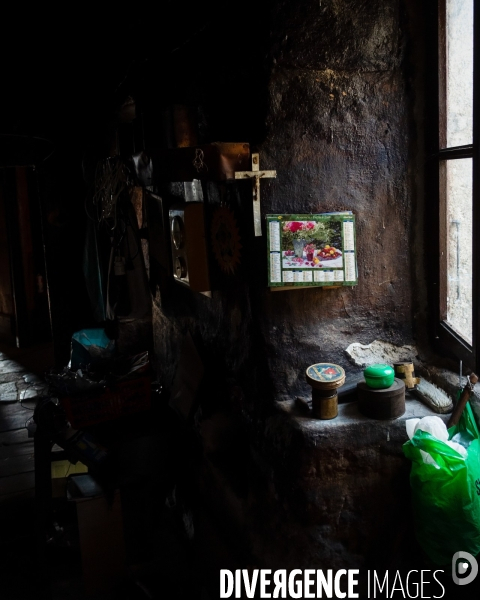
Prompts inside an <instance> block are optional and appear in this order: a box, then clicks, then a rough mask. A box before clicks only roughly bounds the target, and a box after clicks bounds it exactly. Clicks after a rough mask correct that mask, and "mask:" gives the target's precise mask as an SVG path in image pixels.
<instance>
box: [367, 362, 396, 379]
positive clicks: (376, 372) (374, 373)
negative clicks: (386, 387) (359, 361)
mask: <svg viewBox="0 0 480 600" xmlns="http://www.w3.org/2000/svg"><path fill="white" fill-rule="evenodd" d="M363 374H364V375H365V377H385V376H387V377H388V376H389V375H393V374H394V370H393V367H391V366H390V365H382V364H376V365H370V366H369V367H367V368H366V369H365V370H364V371H363Z"/></svg>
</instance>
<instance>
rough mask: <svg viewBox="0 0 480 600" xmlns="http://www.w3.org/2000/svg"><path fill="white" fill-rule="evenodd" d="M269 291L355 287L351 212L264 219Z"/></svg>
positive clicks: (354, 244)
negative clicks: (320, 287) (319, 287)
mask: <svg viewBox="0 0 480 600" xmlns="http://www.w3.org/2000/svg"><path fill="white" fill-rule="evenodd" d="M266 220H267V248H268V285H269V286H270V287H271V288H275V289H277V288H278V289H280V288H290V287H310V286H311V287H315V286H325V287H327V286H328V287H332V286H344V285H349V286H352V285H356V284H357V281H358V274H357V256H356V237H355V215H354V214H353V213H352V212H349V211H346V212H335V213H319V214H292V215H266Z"/></svg>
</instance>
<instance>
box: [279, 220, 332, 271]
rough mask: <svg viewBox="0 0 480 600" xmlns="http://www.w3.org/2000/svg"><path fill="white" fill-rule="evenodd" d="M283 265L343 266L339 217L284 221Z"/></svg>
mask: <svg viewBox="0 0 480 600" xmlns="http://www.w3.org/2000/svg"><path fill="white" fill-rule="evenodd" d="M281 237H282V258H283V263H282V264H283V268H299V267H302V268H314V269H321V268H322V267H323V268H342V267H343V256H342V251H341V248H342V233H341V223H340V222H339V221H310V220H308V221H307V220H305V221H303V220H302V221H285V222H284V223H283V225H282V236H281Z"/></svg>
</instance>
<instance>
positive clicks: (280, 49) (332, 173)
mask: <svg viewBox="0 0 480 600" xmlns="http://www.w3.org/2000/svg"><path fill="white" fill-rule="evenodd" d="M259 11H260V12H259V15H258V16H257V19H256V20H255V24H254V25H253V26H252V27H251V28H249V27H248V24H249V19H248V18H247V16H246V15H242V14H240V15H235V18H234V14H233V13H232V15H231V16H232V18H231V19H230V20H228V23H229V25H228V28H225V30H222V29H221V30H219V31H218V32H217V34H218V39H216V42H217V43H216V44H212V42H211V41H210V42H209V43H207V42H206V41H205V44H203V42H202V39H201V38H200V39H198V40H196V43H195V44H190V45H187V47H186V48H185V49H183V50H182V53H181V56H177V58H176V61H177V62H176V63H175V64H176V66H177V68H176V69H175V68H174V67H172V69H171V72H172V79H173V80H172V89H175V90H177V92H176V94H177V96H174V95H172V100H173V99H175V98H176V99H177V101H178V90H183V94H184V96H183V102H185V103H190V104H195V103H196V104H197V105H198V107H199V114H200V127H199V130H200V137H201V139H200V141H203V142H211V141H246V142H249V143H250V144H251V146H252V149H257V150H259V152H260V157H261V158H260V160H261V165H262V167H264V168H266V169H276V170H277V179H275V180H271V181H264V182H262V212H263V214H268V213H291V212H297V213H299V212H305V213H308V212H325V211H335V210H352V211H353V212H354V213H355V214H356V219H357V244H358V277H359V279H358V286H356V287H354V288H347V287H345V288H341V289H337V290H322V289H306V290H293V291H286V292H275V293H273V292H271V291H270V290H269V289H268V288H267V271H266V269H267V266H266V236H265V235H264V236H263V237H262V238H257V239H253V238H252V236H251V233H250V231H249V230H248V227H247V228H246V229H244V230H243V231H244V235H243V239H242V245H243V250H242V269H241V273H240V276H238V277H237V278H230V281H229V282H228V285H227V286H226V288H227V289H225V286H224V289H218V290H214V291H213V297H212V299H207V298H204V297H203V296H200V295H198V294H194V293H191V292H188V291H185V290H183V289H182V290H180V289H177V290H175V289H174V290H168V293H166V292H164V293H163V294H162V291H159V292H158V293H157V296H156V299H155V316H154V328H155V339H156V352H157V356H158V360H159V366H160V365H161V370H162V371H163V373H164V375H165V377H166V382H167V385H168V382H169V381H171V377H172V376H173V372H174V369H175V356H176V355H177V350H178V347H179V345H180V344H181V341H182V338H183V336H184V335H185V333H186V331H187V330H190V331H191V332H192V334H193V335H194V336H196V337H197V339H200V340H201V344H202V347H203V357H204V358H205V359H206V360H209V361H210V362H212V364H216V366H217V373H218V372H222V373H224V374H227V376H228V378H231V379H233V380H236V382H237V383H238V384H239V385H240V387H242V388H243V390H244V392H245V394H247V395H248V396H249V397H250V398H253V397H255V396H256V397H258V396H259V395H260V396H262V397H265V396H269V395H270V396H271V397H272V398H278V397H279V396H282V395H283V396H291V395H292V394H294V393H296V392H299V391H301V390H303V391H304V392H305V391H306V388H305V383H304V375H303V374H304V372H305V368H306V367H307V366H308V365H309V364H311V363H313V362H320V361H329V360H330V361H333V362H337V363H340V364H342V365H344V366H345V368H346V369H347V370H351V366H350V365H349V364H348V363H346V359H345V357H344V354H343V351H344V349H345V348H346V347H347V346H348V345H349V344H350V343H351V342H352V341H360V342H362V343H369V342H371V341H372V340H373V339H375V338H377V339H384V340H388V341H392V342H395V343H408V342H410V341H411V339H412V282H411V279H412V260H413V259H414V258H416V254H415V252H414V250H413V229H412V205H413V202H414V200H415V181H414V171H415V165H414V164H413V157H414V143H415V141H414V135H413V131H414V129H413V121H412V115H413V105H414V104H413V97H412V94H411V90H410V84H411V82H410V73H409V67H408V65H409V62H408V61H409V56H408V44H409V40H410V33H411V31H410V29H411V25H410V20H411V19H409V18H407V16H406V15H407V5H406V4H404V3H403V2H400V1H397V0H391V1H390V0H389V1H388V2H380V1H374V2H361V1H359V0H352V1H345V2H336V1H333V0H331V1H322V2H318V1H315V2H313V1H310V0H302V2H300V3H298V2H295V3H294V2H272V3H271V4H270V5H269V4H268V3H264V4H263V5H262V7H261V8H260V9H259ZM227 12H228V11H227ZM222 14H224V13H222ZM205 35H207V34H205ZM222 48H223V52H222V51H221V49H222ZM195 52H196V54H195ZM195 56H196V58H195ZM199 56H201V58H202V60H201V61H200V60H199V59H198V57H199ZM246 64H249V65H251V68H250V69H249V68H248V67H246ZM212 71H213V72H212ZM193 74H195V76H194V75H193ZM246 90H248V93H247V92H246ZM213 195H215V194H213ZM217 195H218V194H217ZM229 195H230V198H231V197H232V196H233V197H234V200H233V201H232V200H227V202H230V201H231V202H232V203H233V204H235V203H236V204H237V207H238V206H240V207H241V211H240V212H241V215H243V217H242V216H240V220H242V218H243V219H244V220H245V221H247V220H248V219H249V218H251V217H250V210H251V208H250V207H251V199H250V198H251V196H250V189H249V186H248V184H247V186H245V185H243V186H241V185H238V186H237V188H236V191H235V192H229ZM223 197H225V194H223ZM245 232H246V233H245ZM177 287H179V286H177ZM417 288H418V286H417ZM420 288H421V285H420ZM416 291H417V294H416V296H418V292H420V291H421V290H420V289H417V290H416ZM267 380H268V381H267ZM263 383H265V385H262V384H263ZM255 402H256V401H255Z"/></svg>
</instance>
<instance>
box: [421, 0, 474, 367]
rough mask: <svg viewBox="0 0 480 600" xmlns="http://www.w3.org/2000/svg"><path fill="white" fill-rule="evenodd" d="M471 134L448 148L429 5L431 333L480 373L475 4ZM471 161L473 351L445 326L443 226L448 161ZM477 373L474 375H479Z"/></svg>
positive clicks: (438, 42) (438, 9) (440, 15)
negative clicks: (468, 140) (468, 139)
mask: <svg viewBox="0 0 480 600" xmlns="http://www.w3.org/2000/svg"><path fill="white" fill-rule="evenodd" d="M473 3H474V6H473V132H472V134H473V135H472V144H468V145H465V146H456V147H445V146H446V130H447V129H446V0H433V1H432V2H431V3H430V7H429V9H428V10H427V32H426V33H427V36H426V42H427V55H426V86H427V95H426V103H425V113H426V119H425V135H426V156H427V160H426V179H425V183H426V186H425V195H426V215H425V244H426V246H425V248H426V268H427V273H429V274H430V277H429V285H428V290H427V292H428V305H429V307H431V310H429V329H430V332H431V335H432V338H433V346H434V349H435V350H436V351H437V352H439V353H440V354H442V355H446V356H448V357H449V358H451V359H453V360H455V359H456V360H462V361H463V363H464V364H465V366H466V367H467V368H469V369H472V370H478V369H479V367H480V330H479V327H480V319H479V312H480V273H479V268H480V160H479V142H480V138H479V125H480V110H479V109H480V93H479V92H480V3H478V2H475V1H474V2H473ZM464 158H471V159H472V212H473V214H472V220H473V223H472V225H473V239H472V345H470V344H468V343H467V341H466V340H464V339H463V338H462V337H461V336H460V335H459V334H458V333H457V332H456V331H454V330H453V329H452V327H450V326H449V325H448V323H447V322H446V316H447V253H446V241H447V222H446V193H445V191H446V185H445V177H446V164H447V163H446V161H447V160H455V159H464ZM477 372H478V371H477Z"/></svg>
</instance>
